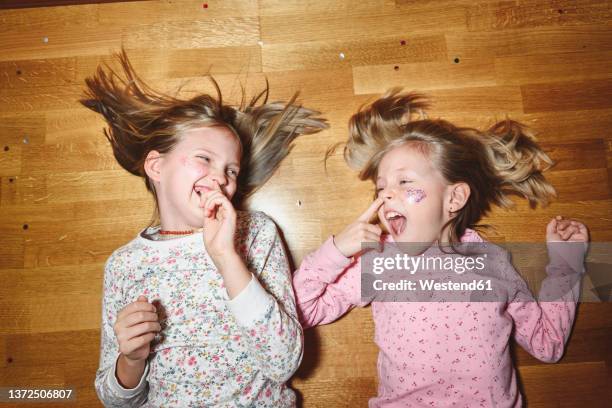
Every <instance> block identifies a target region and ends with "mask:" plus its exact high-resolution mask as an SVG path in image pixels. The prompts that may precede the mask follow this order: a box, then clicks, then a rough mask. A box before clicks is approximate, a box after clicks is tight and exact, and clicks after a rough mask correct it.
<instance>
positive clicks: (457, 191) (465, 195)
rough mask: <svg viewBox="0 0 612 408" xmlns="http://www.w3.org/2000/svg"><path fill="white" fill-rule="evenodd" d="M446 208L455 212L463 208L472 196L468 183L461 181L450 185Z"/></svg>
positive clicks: (449, 211)
mask: <svg viewBox="0 0 612 408" xmlns="http://www.w3.org/2000/svg"><path fill="white" fill-rule="evenodd" d="M448 189H449V190H447V199H446V207H447V208H446V210H447V211H448V213H454V212H457V211H459V210H460V209H462V208H463V207H464V206H465V204H466V203H467V201H468V199H469V198H470V193H471V190H470V186H469V185H468V184H467V183H464V182H460V183H455V184H451V185H450V186H448Z"/></svg>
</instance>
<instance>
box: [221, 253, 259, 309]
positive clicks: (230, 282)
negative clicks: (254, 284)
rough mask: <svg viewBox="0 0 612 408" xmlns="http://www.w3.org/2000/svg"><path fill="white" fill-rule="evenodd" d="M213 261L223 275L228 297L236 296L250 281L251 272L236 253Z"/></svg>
mask: <svg viewBox="0 0 612 408" xmlns="http://www.w3.org/2000/svg"><path fill="white" fill-rule="evenodd" d="M215 263H216V264H217V269H219V273H220V274H221V276H223V283H224V285H225V289H226V290H227V294H228V295H229V298H230V299H233V298H235V297H236V296H238V294H240V292H242V290H243V289H244V288H246V287H247V285H248V284H249V282H251V279H252V275H251V272H250V271H249V270H248V269H247V267H246V265H245V264H244V261H243V260H242V258H240V255H238V254H237V253H235V252H233V253H230V254H228V255H226V256H224V257H223V258H222V259H219V260H218V261H217V262H215Z"/></svg>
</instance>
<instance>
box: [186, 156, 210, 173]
mask: <svg viewBox="0 0 612 408" xmlns="http://www.w3.org/2000/svg"><path fill="white" fill-rule="evenodd" d="M180 162H181V165H182V166H183V168H184V169H185V171H187V172H188V173H189V174H191V175H192V176H195V177H198V178H201V177H204V176H205V175H206V174H207V173H208V172H207V167H206V165H205V164H204V163H202V161H201V160H198V159H192V158H188V157H182V158H181V159H180Z"/></svg>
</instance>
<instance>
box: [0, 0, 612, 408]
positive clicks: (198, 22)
mask: <svg viewBox="0 0 612 408" xmlns="http://www.w3.org/2000/svg"><path fill="white" fill-rule="evenodd" d="M611 9H612V2H610V1H580V0H567V1H561V0H559V1H556V0H547V1H545V0H541V1H540V0H538V1H519V0H517V1H485V0H481V1H467V0H458V1H446V0H420V1H412V0H397V1H392V0H373V1H367V0H341V1H335V2H333V1H326V0H312V1H282V0H277V1H267V0H259V1H256V0H251V1H243V0H229V1H228V0H224V1H221V0H219V1H214V0H211V1H208V2H206V3H205V2H202V1H150V2H146V1H145V2H130V3H109V4H95V5H84V6H63V7H51V8H33V9H20V10H2V11H0V181H1V184H0V186H1V188H0V231H1V232H0V273H1V278H2V279H1V282H2V283H1V284H0V387H1V386H22V387H23V386H30V387H49V386H69V387H74V388H75V389H76V393H77V398H78V402H77V404H76V405H75V404H72V405H71V406H78V407H89V406H100V403H99V402H98V400H97V397H96V395H95V391H94V388H93V379H94V374H95V370H96V368H97V364H98V352H99V325H100V302H101V299H100V296H101V288H102V281H101V279H102V268H103V264H104V261H105V260H106V258H107V257H108V256H109V255H110V253H111V252H112V251H113V250H114V249H115V248H117V247H119V246H120V245H122V244H124V243H126V242H127V241H129V240H130V239H131V238H133V237H134V235H135V234H136V233H137V231H138V230H139V229H140V228H142V227H143V226H145V225H146V224H147V223H148V221H149V219H150V216H151V211H152V201H151V198H150V197H149V196H148V195H147V193H146V191H145V189H144V186H143V183H142V182H141V180H139V179H137V178H135V177H133V176H130V175H128V174H127V173H126V172H124V171H122V170H121V169H120V168H119V166H118V165H117V164H116V163H115V161H114V159H113V157H112V154H111V150H110V148H109V146H108V145H107V143H106V142H105V139H104V138H103V136H102V126H103V123H102V121H101V120H100V118H99V117H97V116H96V115H95V114H93V113H91V112H89V111H87V110H85V109H84V108H82V107H81V106H80V105H79V104H78V103H77V99H78V98H79V97H80V96H81V92H82V88H83V80H84V78H85V77H86V76H88V75H91V74H92V73H93V72H94V69H95V68H96V66H97V65H98V64H99V63H100V62H102V61H108V60H109V56H110V55H111V54H112V52H114V51H118V50H119V49H120V47H121V45H122V44H123V45H124V46H125V48H126V49H127V51H128V53H129V55H130V56H131V58H132V60H133V62H134V65H135V67H136V69H137V70H138V71H139V72H140V73H141V74H142V76H143V77H144V78H145V79H147V80H149V81H150V82H151V83H152V84H153V85H154V86H156V87H158V88H159V89H162V90H172V89H175V88H176V87H177V86H179V85H184V88H183V89H184V95H190V94H193V93H195V92H201V91H207V90H210V89H211V87H210V85H209V84H208V83H207V81H206V80H205V79H203V78H202V75H203V74H205V73H207V72H211V73H213V74H214V75H215V77H216V78H217V79H218V80H219V82H220V83H221V86H222V88H223V90H224V91H225V94H226V96H227V97H228V98H229V99H230V100H232V99H233V100H237V98H238V96H239V93H240V84H241V83H243V84H245V85H246V86H247V88H248V89H249V90H250V92H255V91H256V90H257V89H260V88H261V87H262V86H263V85H264V83H265V78H268V79H269V81H270V84H271V89H272V96H273V99H287V98H288V97H289V96H290V95H291V94H292V93H293V92H294V91H296V90H298V89H299V90H301V92H302V93H301V97H302V101H303V103H304V104H305V105H308V106H310V107H315V108H317V109H319V110H321V111H322V112H323V113H324V115H325V116H326V117H328V118H329V120H330V122H331V129H330V130H329V131H326V132H323V133H321V134H319V135H316V136H312V137H308V138H305V139H303V140H300V141H299V142H298V143H297V145H296V147H295V149H294V150H293V152H292V153H291V155H290V157H289V158H288V160H287V161H286V162H285V163H284V164H283V166H282V168H281V169H280V171H279V172H278V174H277V175H276V176H275V178H274V179H273V180H272V181H271V182H270V183H269V184H268V185H267V186H266V187H265V188H264V189H263V190H262V191H260V193H259V194H258V195H257V196H256V197H255V198H254V199H253V201H252V207H253V208H256V209H260V210H263V211H265V212H267V213H268V214H269V215H270V216H272V218H273V219H274V220H275V221H276V222H277V224H278V226H279V227H280V228H281V229H282V231H283V234H284V236H285V238H286V242H287V244H288V247H289V249H290V251H291V253H292V257H293V260H294V262H295V263H296V264H297V263H299V262H300V260H301V259H302V258H303V256H304V255H305V254H306V253H308V252H309V251H311V250H313V249H315V248H316V247H317V246H318V245H319V244H320V243H321V242H323V241H324V240H325V238H326V237H327V236H329V234H331V233H334V232H337V231H338V230H339V229H341V228H342V227H343V226H344V225H345V224H347V223H348V222H350V221H351V220H353V219H354V218H355V217H356V216H357V214H359V213H360V212H361V211H362V209H364V208H365V206H366V205H367V202H368V200H369V198H370V197H371V193H372V190H373V188H372V186H371V185H370V184H368V183H361V182H358V181H357V178H356V176H355V174H354V173H352V172H350V171H349V170H348V169H347V168H346V166H345V165H344V163H343V161H342V159H341V157H340V156H339V155H336V156H334V157H333V158H332V159H331V161H330V162H329V163H328V168H327V173H326V172H325V169H324V167H323V163H322V158H323V154H324V152H325V150H326V148H327V147H328V146H329V145H330V144H332V143H334V142H338V141H342V140H344V139H345V137H346V131H347V120H348V118H349V116H350V115H351V113H352V112H354V111H355V110H356V109H357V107H358V106H359V105H360V104H362V103H364V102H366V101H368V100H371V99H372V98H373V97H375V96H376V95H378V94H380V93H382V92H384V91H385V90H386V89H387V88H389V87H392V86H404V87H406V88H407V89H414V90H418V91H421V92H425V93H427V94H429V95H430V96H431V97H432V98H433V102H434V106H433V109H432V110H431V111H430V113H429V116H430V117H432V116H433V117H437V116H439V117H444V118H446V119H449V120H452V121H456V122H457V123H460V124H463V125H470V126H484V125H486V124H489V123H491V121H492V120H494V119H496V118H497V119H501V118H504V117H505V116H506V115H508V116H509V117H511V118H514V119H517V120H521V121H524V122H525V123H527V124H529V125H530V126H531V127H532V128H533V129H535V130H536V131H537V133H538V136H539V139H540V140H541V141H542V143H543V145H544V146H545V148H546V150H547V151H549V152H550V154H551V156H552V157H553V158H554V159H556V160H557V161H558V165H557V166H556V168H555V169H554V170H553V171H551V172H550V175H549V177H550V180H551V181H552V182H553V183H554V185H555V187H556V188H557V190H558V192H559V198H558V200H557V201H556V202H555V203H553V204H552V205H551V206H550V207H549V208H546V209H543V210H537V211H531V210H529V209H528V208H527V206H526V205H525V204H524V203H519V205H518V206H517V210H516V211H514V212H504V211H495V212H494V213H493V214H492V215H491V216H490V217H489V218H488V219H487V220H486V221H487V222H489V223H491V224H493V225H495V226H496V227H497V230H496V232H495V233H494V234H493V235H492V239H493V240H495V241H528V242H538V241H542V240H543V237H544V226H545V223H546V221H547V220H548V219H549V218H550V217H551V216H553V215H556V214H564V215H566V216H571V217H575V218H578V219H580V220H582V221H584V222H585V223H586V224H587V225H588V226H589V228H590V231H591V234H592V239H593V241H599V242H606V241H607V242H610V241H612V192H611V186H610V180H611V177H612V133H611V131H610V129H611V128H612V68H611V67H612V25H611V24H612V10H611ZM342 56H343V58H342ZM610 306H611V304H610V303H599V304H595V303H584V304H582V305H581V306H580V308H579V312H578V317H577V321H576V325H575V329H574V333H573V335H572V338H571V342H570V344H569V348H568V350H567V353H566V355H565V357H564V358H563V360H562V361H561V362H560V363H558V364H553V365H551V364H543V363H540V362H538V361H536V360H535V359H533V358H531V357H529V356H528V355H527V354H526V353H525V352H523V351H522V350H520V348H519V349H518V350H516V359H517V362H518V366H519V371H520V377H521V381H522V386H523V389H524V393H525V395H526V399H527V401H528V402H529V406H530V407H547V408H548V407H551V408H552V407H581V408H582V407H604V406H606V407H607V406H610V405H609V404H610V402H609V401H610V397H611V396H612V395H610V394H609V391H608V390H609V389H610V388H612V387H611V385H612V381H611V379H612V308H611V307H610ZM372 338H373V323H372V319H371V312H370V310H369V309H363V310H355V311H353V312H351V313H350V314H349V315H348V316H346V317H345V318H343V319H341V320H340V321H339V322H337V323H334V324H332V325H329V326H326V327H320V328H317V329H315V330H309V331H307V332H306V353H305V357H304V363H303V365H302V367H301V369H300V370H299V372H298V374H297V375H296V376H295V377H294V379H293V380H292V385H293V386H294V388H296V389H297V390H298V391H299V393H300V399H301V401H302V403H303V406H304V407H306V408H309V407H363V406H366V405H367V400H368V398H369V397H371V396H373V395H374V394H375V392H376V353H377V351H376V347H375V346H374V344H373V340H372ZM3 406H4V405H3Z"/></svg>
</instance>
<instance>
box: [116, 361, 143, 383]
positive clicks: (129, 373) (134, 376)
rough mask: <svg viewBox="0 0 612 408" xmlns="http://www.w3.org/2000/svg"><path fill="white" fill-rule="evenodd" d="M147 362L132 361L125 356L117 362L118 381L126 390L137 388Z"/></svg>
mask: <svg viewBox="0 0 612 408" xmlns="http://www.w3.org/2000/svg"><path fill="white" fill-rule="evenodd" d="M145 365H146V360H138V361H130V360H128V359H127V358H126V357H125V356H124V355H123V354H120V355H119V359H118V360H117V372H116V373H115V374H116V376H117V381H118V382H119V384H120V385H121V386H122V387H123V388H126V389H131V388H136V386H137V385H138V383H140V379H141V378H142V374H143V373H144V370H145Z"/></svg>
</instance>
